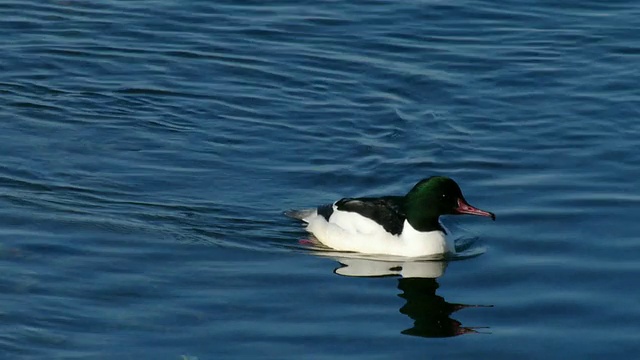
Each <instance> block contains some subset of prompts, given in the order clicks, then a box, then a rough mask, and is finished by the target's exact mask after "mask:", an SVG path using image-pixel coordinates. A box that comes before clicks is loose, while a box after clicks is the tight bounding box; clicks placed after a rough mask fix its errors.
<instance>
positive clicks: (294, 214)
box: [284, 208, 317, 221]
mask: <svg viewBox="0 0 640 360" xmlns="http://www.w3.org/2000/svg"><path fill="white" fill-rule="evenodd" d="M316 211H317V209H315V208H314V209H301V210H287V211H285V212H284V215H285V216H288V217H290V218H294V219H298V220H302V221H305V219H306V218H308V217H309V216H311V215H313V214H315V213H316Z"/></svg>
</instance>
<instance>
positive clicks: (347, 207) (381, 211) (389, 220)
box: [318, 196, 406, 235]
mask: <svg viewBox="0 0 640 360" xmlns="http://www.w3.org/2000/svg"><path fill="white" fill-rule="evenodd" d="M403 200H404V198H403V197H402V196H385V197H381V198H355V199H354V198H345V199H342V200H339V201H338V202H336V206H337V208H338V210H340V211H350V212H355V213H358V214H360V215H362V216H364V217H366V218H369V219H371V220H373V221H375V222H377V223H378V224H380V225H382V227H383V228H384V229H385V230H386V231H388V232H390V233H392V234H394V235H398V234H400V233H402V226H403V223H404V220H405V219H406V216H405V214H404V212H403V210H402V202H403ZM332 212H333V210H332ZM318 213H319V214H321V213H320V208H318ZM322 215H323V216H324V214H322ZM325 218H327V217H325ZM327 219H328V218H327Z"/></svg>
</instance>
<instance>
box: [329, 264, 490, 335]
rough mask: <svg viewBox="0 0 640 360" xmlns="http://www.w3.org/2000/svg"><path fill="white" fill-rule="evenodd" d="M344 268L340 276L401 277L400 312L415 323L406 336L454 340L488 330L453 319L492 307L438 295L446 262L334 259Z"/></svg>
mask: <svg viewBox="0 0 640 360" xmlns="http://www.w3.org/2000/svg"><path fill="white" fill-rule="evenodd" d="M334 258H335V259H336V260H337V261H338V262H340V264H341V266H340V267H338V268H337V269H336V270H335V273H336V274H339V275H343V276H351V277H380V276H400V279H398V289H400V291H401V293H400V294H399V295H398V296H400V297H401V298H403V299H405V301H406V303H405V304H404V306H402V307H401V308H400V312H401V313H402V314H405V315H407V316H409V317H410V318H411V319H412V320H413V327H411V328H409V329H406V330H403V331H402V334H405V335H413V336H422V337H451V336H458V335H463V334H469V333H478V332H479V329H483V328H486V327H466V326H462V324H461V323H460V322H459V321H458V320H455V319H452V318H451V314H453V313H454V312H456V311H458V310H461V309H464V308H468V307H492V305H466V304H458V303H450V302H447V301H446V300H445V299H444V298H443V297H442V296H439V295H437V294H436V290H437V289H438V287H439V285H438V282H437V280H436V279H437V278H438V277H440V276H442V274H443V273H444V270H445V268H446V266H447V263H446V262H445V261H404V262H403V261H382V260H377V259H369V258H347V257H340V258H336V257H334Z"/></svg>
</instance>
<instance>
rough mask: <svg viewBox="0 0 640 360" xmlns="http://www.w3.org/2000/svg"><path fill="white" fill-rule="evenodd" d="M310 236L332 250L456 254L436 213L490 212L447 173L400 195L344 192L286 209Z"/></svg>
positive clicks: (394, 253) (424, 181)
mask: <svg viewBox="0 0 640 360" xmlns="http://www.w3.org/2000/svg"><path fill="white" fill-rule="evenodd" d="M284 214H285V215H286V216H288V217H291V218H294V219H298V220H301V221H302V222H303V223H304V224H305V225H306V230H307V232H309V233H310V234H311V235H312V237H313V239H314V240H317V242H319V243H320V244H322V245H324V246H325V247H328V248H331V249H333V250H337V251H344V252H357V253H363V254H372V255H391V256H400V257H425V256H439V255H447V254H455V246H454V244H453V243H452V241H450V240H449V239H448V237H447V230H446V229H445V228H444V226H443V225H442V223H441V222H440V216H441V215H462V214H468V215H477V216H485V217H489V218H491V219H492V220H494V221H495V219H496V216H495V214H494V213H492V212H489V211H485V210H481V209H478V208H476V207H474V206H471V205H469V203H468V202H467V200H465V198H464V196H463V195H462V190H460V186H458V184H457V183H456V182H455V181H454V180H453V179H451V178H449V177H446V176H431V177H428V178H425V179H422V180H420V181H419V182H418V183H417V184H415V185H414V186H413V188H411V190H409V192H408V193H407V194H406V195H404V196H383V197H360V198H343V199H340V200H338V201H335V202H333V203H331V204H327V205H322V206H319V207H316V208H310V209H301V210H288V211H285V213H284Z"/></svg>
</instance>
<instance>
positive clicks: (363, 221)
mask: <svg viewBox="0 0 640 360" xmlns="http://www.w3.org/2000/svg"><path fill="white" fill-rule="evenodd" d="M302 220H304V221H305V222H307V223H308V225H307V231H308V232H310V233H312V234H313V235H314V236H315V237H316V238H317V239H318V241H320V242H321V243H322V244H324V245H325V246H328V247H330V248H332V249H336V250H339V251H356V252H360V253H366V254H386V255H396V256H407V257H419V256H429V255H437V254H444V253H453V252H455V249H454V247H453V246H452V245H451V244H449V243H448V242H447V239H446V237H445V234H444V233H443V232H442V231H426V232H420V231H417V230H415V229H414V228H413V227H412V226H411V225H410V224H409V222H408V221H406V220H405V221H404V228H403V231H402V233H401V234H400V235H393V234H391V233H389V232H387V231H386V230H385V229H384V228H383V227H382V225H380V224H378V223H376V222H375V221H373V220H371V219H369V218H367V217H364V216H362V215H360V214H358V213H355V212H348V211H339V210H338V209H337V207H336V206H335V204H334V205H333V214H331V217H330V218H329V221H327V220H326V219H325V218H324V217H323V216H321V215H318V213H317V211H316V212H314V213H311V214H310V215H309V216H307V217H305V218H304V219H302Z"/></svg>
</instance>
